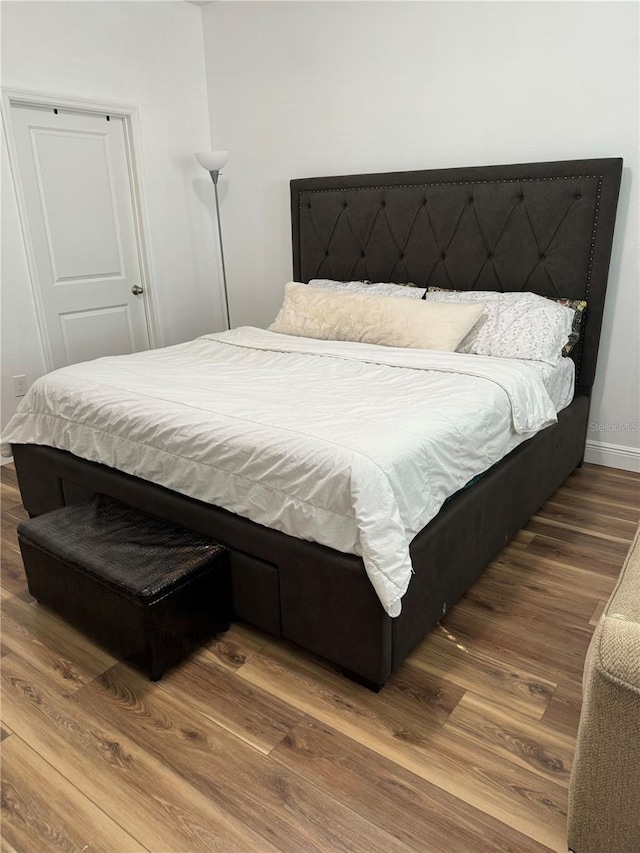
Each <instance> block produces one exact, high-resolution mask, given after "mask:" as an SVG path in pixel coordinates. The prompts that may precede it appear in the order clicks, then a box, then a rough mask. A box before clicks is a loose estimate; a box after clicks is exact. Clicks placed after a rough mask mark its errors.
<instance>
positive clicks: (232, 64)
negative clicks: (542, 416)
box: [203, 2, 640, 467]
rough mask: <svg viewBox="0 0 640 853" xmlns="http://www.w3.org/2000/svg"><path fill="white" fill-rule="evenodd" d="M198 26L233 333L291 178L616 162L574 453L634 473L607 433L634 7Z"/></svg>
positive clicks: (621, 312) (410, 6)
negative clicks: (222, 157)
mask: <svg viewBox="0 0 640 853" xmlns="http://www.w3.org/2000/svg"><path fill="white" fill-rule="evenodd" d="M203 24H204V44H205V53H206V65H207V79H208V89H209V104H210V116H211V128H212V134H213V137H214V139H216V140H217V144H218V145H220V146H221V147H224V148H229V149H230V150H231V152H232V153H231V158H230V161H229V166H228V167H227V170H226V173H225V174H226V177H227V185H226V186H225V188H224V189H225V197H224V199H223V213H222V216H223V226H224V231H225V256H226V260H227V278H228V280H229V286H230V291H231V293H230V302H231V309H232V319H233V321H234V324H235V325H240V324H252V325H266V324H268V323H269V322H271V320H272V319H273V317H274V316H275V313H276V311H277V309H278V307H279V303H280V300H281V295H282V288H283V284H284V282H285V281H286V280H288V278H290V276H291V249H290V215H289V196H288V192H289V187H288V182H289V180H290V179H291V178H295V177H307V176H312V175H330V174H349V173H358V172H375V171H387V170H390V171H392V170H404V169H423V168H437V167H445V166H467V165H485V164H490V163H518V162H527V161H537V160H554V159H565V158H566V159H570V158H581V157H610V156H623V157H624V160H625V169H624V177H623V188H622V197H621V202H620V209H619V219H618V225H617V233H616V238H615V245H614V252H613V260H612V267H611V275H610V285H609V286H610V295H609V298H608V304H607V309H606V314H605V319H604V328H603V337H602V344H601V355H600V366H599V369H598V376H597V381H596V387H595V390H594V401H593V407H592V422H593V423H594V425H604V426H605V430H604V431H603V432H597V431H595V430H594V431H592V432H590V436H589V440H590V442H592V443H595V444H590V445H589V448H590V449H589V453H590V454H591V456H590V458H592V459H593V460H594V461H600V462H605V463H608V464H615V465H618V466H619V467H623V466H626V467H633V465H635V464H640V455H638V451H637V448H638V437H639V434H638V433H637V432H635V433H634V432H630V431H624V430H621V429H613V430H610V429H607V428H606V427H607V425H610V426H614V427H615V425H617V424H623V425H624V424H628V425H633V424H636V425H637V424H638V420H639V409H640V402H639V399H640V398H639V394H640V375H639V356H638V316H639V314H640V304H639V287H638V282H639V278H640V274H639V267H638V254H639V249H638V234H639V223H638V166H639V163H638V155H639V152H638V101H639V97H640V94H639V91H638V5H637V4H636V3H608V2H603V3H597V2H596V3H591V2H585V3H576V2H568V3H537V2H534V3H519V2H518V3H509V2H504V3H497V2H482V3H453V2H452V3H446V2H445V3H436V2H433V3H431V2H411V3H398V2H380V3H378V2H374V3H361V2H340V3H315V2H290V3H279V2H259V3H252V2H249V3H216V4H212V5H209V6H206V7H205V8H204V9H203ZM608 445H611V446H613V449H612V448H611V447H608ZM616 446H619V447H621V449H622V452H621V453H618V454H616V453H615V447H616ZM634 448H635V452H634ZM603 450H604V451H605V452H604V453H603Z"/></svg>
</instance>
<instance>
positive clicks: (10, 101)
mask: <svg viewBox="0 0 640 853" xmlns="http://www.w3.org/2000/svg"><path fill="white" fill-rule="evenodd" d="M1 91H2V103H1V106H0V111H1V113H2V123H3V125H4V135H5V141H6V145H7V152H8V155H9V164H10V168H11V178H12V180H13V186H14V190H15V194H16V201H17V205H18V216H19V219H20V229H21V231H22V239H23V245H24V248H25V253H26V257H27V266H28V270H29V279H30V282H31V291H32V295H33V300H34V304H35V309H36V317H37V321H38V329H39V331H40V341H41V346H42V355H43V358H44V362H45V367H46V369H47V371H51V370H53V355H52V351H51V343H50V339H49V330H48V326H47V316H46V313H45V310H44V303H43V299H42V291H41V282H40V279H39V276H38V268H37V265H36V258H35V252H34V250H33V244H32V242H31V232H30V230H29V220H28V217H27V205H26V200H25V195H24V189H23V186H22V179H21V176H20V170H19V168H18V155H17V147H16V141H15V135H14V130H13V119H12V111H11V108H12V107H13V106H14V105H18V104H19V105H22V106H28V107H35V106H39V107H50V108H51V109H56V108H58V109H64V110H66V111H69V112H79V113H90V114H94V115H95V114H98V115H109V116H115V117H118V118H122V119H123V126H124V137H125V149H126V154H127V167H128V171H129V184H130V187H131V200H132V204H133V220H134V228H135V236H136V245H137V250H138V260H139V264H140V277H141V284H142V287H143V288H144V293H143V294H142V298H143V300H144V308H145V318H146V325H147V334H148V336H149V347H150V348H153V347H155V346H157V345H158V343H157V341H158V332H157V330H158V318H157V313H156V306H155V300H154V297H153V288H152V286H151V282H152V278H153V276H152V268H151V263H150V258H149V252H148V245H147V240H146V237H145V235H146V234H147V233H148V227H147V222H148V216H147V215H146V204H145V200H144V192H143V189H142V182H141V181H140V172H141V171H142V168H141V166H142V164H141V156H140V151H141V149H142V147H141V145H140V127H139V118H138V108H137V107H134V106H131V105H123V104H114V103H108V102H104V101H92V100H85V99H83V98H67V97H64V96H59V95H52V94H49V93H43V92H31V91H25V90H20V89H5V88H3V89H2V90H1Z"/></svg>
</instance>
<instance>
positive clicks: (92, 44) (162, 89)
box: [1, 2, 224, 424]
mask: <svg viewBox="0 0 640 853" xmlns="http://www.w3.org/2000/svg"><path fill="white" fill-rule="evenodd" d="M1 12H2V85H3V87H4V88H7V89H24V90H30V91H33V92H42V93H52V94H54V95H58V96H60V97H68V98H82V99H89V100H93V101H96V102H98V103H100V102H110V103H116V104H122V105H132V106H136V107H137V108H138V120H139V139H140V143H141V144H140V150H139V151H138V152H137V153H138V155H139V160H140V166H141V169H140V178H141V184H142V190H143V195H144V201H145V209H146V225H147V229H146V237H147V240H148V250H149V257H150V267H151V293H152V296H153V300H154V304H155V308H156V314H157V319H158V333H159V334H158V336H157V343H158V344H172V343H177V342H179V341H183V340H187V339H190V338H193V337H196V336H197V335H200V334H204V333H206V332H209V331H216V330H219V329H221V328H224V321H223V314H222V303H221V299H220V290H219V285H218V273H217V269H218V267H217V254H216V253H217V249H216V242H215V231H214V227H215V219H214V207H213V185H212V183H211V180H210V178H209V176H208V175H207V173H206V172H205V171H204V170H202V169H201V168H200V166H198V164H197V162H196V161H195V159H194V157H193V152H194V151H198V150H201V149H207V148H210V147H211V146H210V137H209V122H208V115H207V95H206V80H205V70H204V50H203V40H202V23H201V14H200V9H199V8H197V7H196V6H193V5H191V4H189V3H184V2H115V3H112V2H91V3H89V2H86V3H84V2H33V3H31V2H28V3H27V2H18V3H14V2H9V3H6V2H5V3H2V7H1ZM3 147H4V139H3ZM2 226H3V245H2V273H3V282H2V297H3V313H2V422H3V424H4V423H6V421H7V419H8V417H9V416H10V415H11V414H12V412H13V411H14V409H15V405H16V403H17V402H18V401H17V400H16V399H15V397H14V396H13V389H12V387H11V376H13V375H16V374H21V373H26V374H27V376H28V379H29V381H30V382H31V381H33V380H34V379H35V378H36V377H37V376H38V375H40V374H41V373H42V372H44V370H45V365H44V361H43V356H42V351H41V347H40V339H39V334H38V327H37V321H36V314H35V308H34V303H33V297H32V291H31V284H30V280H29V274H28V268H27V263H26V255H25V251H24V245H23V242H22V235H21V231H20V226H19V220H18V209H17V205H16V199H15V195H14V192H13V184H12V181H11V174H10V171H9V165H8V158H7V153H6V151H3V160H2Z"/></svg>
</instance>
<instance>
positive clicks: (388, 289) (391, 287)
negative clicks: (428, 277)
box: [309, 278, 426, 299]
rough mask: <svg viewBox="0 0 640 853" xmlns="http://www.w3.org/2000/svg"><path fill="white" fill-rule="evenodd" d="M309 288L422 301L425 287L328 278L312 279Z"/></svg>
mask: <svg viewBox="0 0 640 853" xmlns="http://www.w3.org/2000/svg"><path fill="white" fill-rule="evenodd" d="M309 287H325V288H327V289H328V290H349V291H351V292H352V293H379V294H381V295H382V296H404V297H407V298H409V299H422V297H423V296H424V294H425V291H426V288H425V287H414V286H413V285H412V284H392V283H391V282H387V281H376V282H372V281H333V280H332V279H330V278H312V279H311V281H310V282H309Z"/></svg>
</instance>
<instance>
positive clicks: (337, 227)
mask: <svg viewBox="0 0 640 853" xmlns="http://www.w3.org/2000/svg"><path fill="white" fill-rule="evenodd" d="M621 172H622V159H620V158H612V159H598V160H565V161H558V162H552V163H527V164H522V165H508V166H479V167H469V168H456V169H435V170H427V171H418V172H387V173H382V174H371V175H348V176H342V177H328V178H306V179H299V180H293V181H291V219H292V230H293V275H294V278H295V279H296V281H309V280H310V279H312V278H331V279H335V280H337V281H351V280H359V279H366V280H370V281H391V282H409V281H410V282H413V283H414V284H417V285H420V286H428V285H436V286H438V287H445V288H451V289H455V290H474V289H475V290H500V291H512V290H516V291H520V290H529V291H533V292H534V293H539V294H541V295H543V296H551V297H561V298H567V299H586V300H587V303H588V306H587V311H586V314H585V319H584V326H583V334H582V342H581V345H580V346H579V347H578V348H577V351H576V352H575V353H574V354H573V357H574V358H575V359H576V364H577V377H576V393H583V394H589V393H590V389H591V386H592V385H593V381H594V377H595V369H596V359H597V354H598V343H599V340H600V329H601V326H602V315H603V310H604V298H605V292H606V287H607V274H608V270H609V259H610V256H611V244H612V240H613V227H614V221H615V213H616V205H617V200H618V192H619V188H620V177H621Z"/></svg>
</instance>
